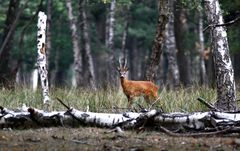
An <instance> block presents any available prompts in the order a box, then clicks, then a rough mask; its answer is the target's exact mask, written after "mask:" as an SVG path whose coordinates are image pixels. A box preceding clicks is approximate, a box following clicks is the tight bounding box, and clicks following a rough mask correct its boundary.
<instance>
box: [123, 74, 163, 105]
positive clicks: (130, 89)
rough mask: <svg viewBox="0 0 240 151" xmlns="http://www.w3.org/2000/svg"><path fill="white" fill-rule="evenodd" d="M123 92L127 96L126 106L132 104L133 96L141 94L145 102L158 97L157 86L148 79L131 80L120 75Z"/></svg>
mask: <svg viewBox="0 0 240 151" xmlns="http://www.w3.org/2000/svg"><path fill="white" fill-rule="evenodd" d="M121 85H122V88H123V92H124V94H125V95H126V96H127V98H128V107H129V108H130V107H131V106H132V102H133V98H134V97H139V96H143V97H144V99H145V100H146V101H147V103H151V102H150V101H154V100H156V99H157V98H158V89H159V88H158V86H156V85H155V84H154V83H152V82H150V81H131V80H127V79H126V78H125V77H121Z"/></svg>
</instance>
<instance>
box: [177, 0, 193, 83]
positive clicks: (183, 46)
mask: <svg viewBox="0 0 240 151" xmlns="http://www.w3.org/2000/svg"><path fill="white" fill-rule="evenodd" d="M176 6H178V7H179V8H177V9H175V35H176V46H177V49H178V53H177V59H178V67H179V74H180V81H181V83H182V84H183V85H184V86H186V87H188V86H190V85H191V84H192V80H191V74H190V71H191V68H190V53H189V50H188V43H187V41H186V40H187V38H188V37H187V34H188V25H187V11H186V10H185V9H184V8H183V6H182V2H181V1H176Z"/></svg>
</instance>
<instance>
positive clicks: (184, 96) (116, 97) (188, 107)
mask: <svg viewBox="0 0 240 151" xmlns="http://www.w3.org/2000/svg"><path fill="white" fill-rule="evenodd" d="M159 96H160V99H159V101H158V102H156V103H155V105H154V106H153V108H156V109H158V108H162V109H163V110H164V111H165V112H183V111H184V112H195V111H206V110H208V109H207V108H206V107H205V106H203V105H202V104H201V103H200V102H198V101H197V98H198V97H202V98H204V99H205V100H206V101H208V102H211V103H214V102H215V100H216V90H214V89H211V88H203V87H194V88H185V89H183V88H181V89H178V90H175V91H173V90H166V89H163V90H162V91H161V92H159ZM50 97H51V99H52V104H51V109H52V110H66V108H65V107H64V106H63V105H61V104H60V103H59V102H58V101H57V99H56V98H59V99H61V100H62V101H63V102H64V103H65V104H66V105H68V106H70V107H74V108H76V109H79V110H83V111H86V110H89V111H92V112H121V111H126V110H127V109H126V107H127V98H126V96H125V95H124V94H123V92H122V90H121V89H118V90H113V89H108V90H104V89H98V90H97V91H94V90H89V89H69V88H56V89H51V90H50ZM23 104H25V105H26V106H28V107H34V108H39V109H42V108H43V105H42V95H41V90H40V89H39V90H37V92H32V90H31V89H28V88H16V89H15V90H7V89H1V90H0V106H3V107H6V108H12V109H14V108H19V107H21V106H22V105H23ZM137 104H141V105H142V106H144V107H146V108H147V107H148V104H147V103H146V102H145V101H144V99H143V98H136V99H135V101H134V104H133V107H135V108H137V109H139V108H138V105H137Z"/></svg>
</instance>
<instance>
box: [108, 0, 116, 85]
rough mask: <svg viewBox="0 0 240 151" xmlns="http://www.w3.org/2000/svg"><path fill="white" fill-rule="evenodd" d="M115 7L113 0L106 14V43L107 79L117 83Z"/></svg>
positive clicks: (114, 83) (114, 0)
mask: <svg viewBox="0 0 240 151" xmlns="http://www.w3.org/2000/svg"><path fill="white" fill-rule="evenodd" d="M115 9H116V0H111V3H110V8H109V9H108V12H107V16H106V34H105V45H106V48H107V54H108V70H107V79H108V82H109V83H111V84H113V85H114V86H115V85H116V81H117V79H116V77H117V76H116V74H115V72H114V71H115V67H114V60H115V57H114V25H115Z"/></svg>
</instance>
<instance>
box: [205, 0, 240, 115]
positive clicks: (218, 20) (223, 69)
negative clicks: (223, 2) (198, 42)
mask: <svg viewBox="0 0 240 151" xmlns="http://www.w3.org/2000/svg"><path fill="white" fill-rule="evenodd" d="M204 2H205V8H206V14H207V17H208V21H209V23H210V24H211V25H217V24H223V23H224V21H223V16H222V12H221V9H220V5H219V2H218V0H205V1H204ZM211 36H212V50H213V59H214V66H215V74H216V82H217V102H216V103H215V105H216V107H217V108H219V109H221V110H224V111H236V110H237V102H236V88H235V81H234V71H233V67H232V62H231V58H230V55H229V47H228V40H227V32H226V28H225V27H223V26H220V27H214V26H212V28H211Z"/></svg>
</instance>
